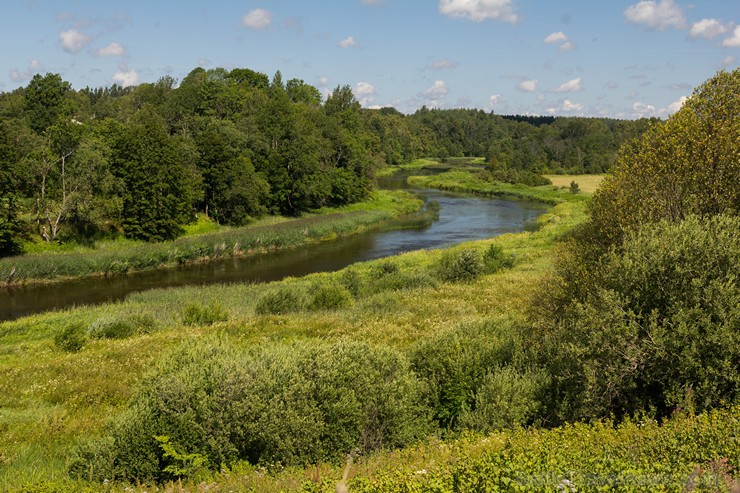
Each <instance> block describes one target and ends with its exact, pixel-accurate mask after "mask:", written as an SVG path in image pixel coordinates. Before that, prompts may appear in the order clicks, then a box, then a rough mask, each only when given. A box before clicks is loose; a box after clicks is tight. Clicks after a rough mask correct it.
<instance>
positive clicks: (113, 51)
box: [96, 41, 126, 56]
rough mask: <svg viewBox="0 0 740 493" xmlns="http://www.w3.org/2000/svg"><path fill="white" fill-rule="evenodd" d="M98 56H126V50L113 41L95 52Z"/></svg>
mask: <svg viewBox="0 0 740 493" xmlns="http://www.w3.org/2000/svg"><path fill="white" fill-rule="evenodd" d="M96 53H97V54H98V56H123V55H125V54H126V49H125V48H124V47H123V46H121V45H120V44H119V43H116V42H115V41H114V42H113V43H111V44H109V45H108V46H106V47H104V48H100V49H99V50H98V51H97V52H96Z"/></svg>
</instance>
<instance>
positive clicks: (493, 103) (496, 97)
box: [488, 94, 501, 108]
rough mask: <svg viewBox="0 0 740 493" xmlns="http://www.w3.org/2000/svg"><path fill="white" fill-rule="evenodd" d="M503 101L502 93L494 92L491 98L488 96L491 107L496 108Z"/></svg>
mask: <svg viewBox="0 0 740 493" xmlns="http://www.w3.org/2000/svg"><path fill="white" fill-rule="evenodd" d="M500 102H501V94H493V95H492V96H491V97H490V98H488V103H489V105H490V106H491V108H495V107H496V106H498V104H499V103H500Z"/></svg>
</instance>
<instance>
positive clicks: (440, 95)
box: [419, 80, 450, 108]
mask: <svg viewBox="0 0 740 493" xmlns="http://www.w3.org/2000/svg"><path fill="white" fill-rule="evenodd" d="M449 92H450V91H449V89H448V88H447V83H446V82H445V81H443V80H435V81H434V83H433V84H432V86H431V87H430V88H429V89H427V90H426V91H424V92H423V93H421V94H419V97H421V98H422V99H424V100H425V101H426V102H427V104H428V105H429V106H431V107H432V108H437V107H439V105H440V104H442V100H443V99H444V98H446V97H447V93H449Z"/></svg>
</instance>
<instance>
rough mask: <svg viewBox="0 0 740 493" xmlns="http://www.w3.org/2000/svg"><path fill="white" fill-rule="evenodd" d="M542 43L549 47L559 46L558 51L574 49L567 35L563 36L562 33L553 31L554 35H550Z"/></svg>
mask: <svg viewBox="0 0 740 493" xmlns="http://www.w3.org/2000/svg"><path fill="white" fill-rule="evenodd" d="M542 41H544V42H545V43H547V44H549V45H551V44H560V51H570V50H574V49H575V47H576V46H575V45H574V44H573V42H572V41H571V40H570V38H569V37H568V35H567V34H565V33H564V32H563V31H555V32H554V33H550V34H548V35H547V37H545V39H543V40H542Z"/></svg>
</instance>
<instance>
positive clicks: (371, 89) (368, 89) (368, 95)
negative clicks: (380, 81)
mask: <svg viewBox="0 0 740 493" xmlns="http://www.w3.org/2000/svg"><path fill="white" fill-rule="evenodd" d="M355 95H356V96H357V100H358V101H359V102H360V104H361V105H362V106H365V107H366V106H368V105H370V104H372V103H373V101H375V86H374V85H372V84H370V83H369V82H358V83H357V85H355Z"/></svg>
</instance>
